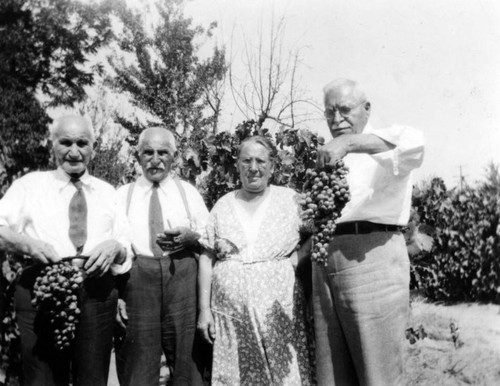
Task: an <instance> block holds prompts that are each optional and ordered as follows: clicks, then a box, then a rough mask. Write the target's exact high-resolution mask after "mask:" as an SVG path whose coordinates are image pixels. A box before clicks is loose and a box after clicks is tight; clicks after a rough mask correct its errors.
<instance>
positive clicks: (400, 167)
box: [371, 125, 424, 176]
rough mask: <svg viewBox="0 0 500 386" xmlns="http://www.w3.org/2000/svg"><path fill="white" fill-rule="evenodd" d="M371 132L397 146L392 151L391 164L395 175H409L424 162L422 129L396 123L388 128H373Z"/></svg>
mask: <svg viewBox="0 0 500 386" xmlns="http://www.w3.org/2000/svg"><path fill="white" fill-rule="evenodd" d="M371 134H374V135H376V136H377V137H379V138H382V139H383V140H385V141H387V142H389V143H391V144H393V145H395V146H396V147H395V148H394V149H393V150H391V151H390V153H391V157H390V162H391V165H390V166H392V169H393V173H394V175H401V176H404V175H407V174H409V173H410V172H411V171H412V170H413V169H416V168H418V167H419V166H420V165H421V164H422V161H423V159H424V137H423V134H422V132H421V131H420V130H417V129H414V128H412V127H409V126H398V125H395V126H391V127H389V128H386V129H377V130H373V131H372V132H371ZM375 158H377V157H376V156H375Z"/></svg>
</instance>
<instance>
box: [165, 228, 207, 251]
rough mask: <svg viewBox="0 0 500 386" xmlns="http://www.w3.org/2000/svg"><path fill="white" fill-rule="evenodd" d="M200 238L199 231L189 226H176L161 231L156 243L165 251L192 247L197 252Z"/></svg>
mask: <svg viewBox="0 0 500 386" xmlns="http://www.w3.org/2000/svg"><path fill="white" fill-rule="evenodd" d="M199 238H200V234H199V233H197V232H195V231H192V230H191V229H189V228H187V227H176V228H172V229H166V230H165V231H163V233H159V234H158V235H157V238H156V243H157V244H158V245H159V246H160V248H161V249H162V250H163V251H165V252H168V253H175V252H179V251H181V250H183V249H191V250H193V251H194V252H196V248H197V247H198V239H199Z"/></svg>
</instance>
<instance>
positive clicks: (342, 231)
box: [335, 221, 402, 236]
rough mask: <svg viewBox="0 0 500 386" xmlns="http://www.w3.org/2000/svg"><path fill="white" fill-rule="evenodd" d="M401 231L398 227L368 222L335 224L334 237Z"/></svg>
mask: <svg viewBox="0 0 500 386" xmlns="http://www.w3.org/2000/svg"><path fill="white" fill-rule="evenodd" d="M401 229H402V227H401V226H399V225H391V224H379V223H374V222H370V221H349V222H342V223H340V224H337V226H336V227H335V235H337V236H339V235H350V234H353V235H358V234H366V233H371V232H400V231H401Z"/></svg>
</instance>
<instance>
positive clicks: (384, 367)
mask: <svg viewBox="0 0 500 386" xmlns="http://www.w3.org/2000/svg"><path fill="white" fill-rule="evenodd" d="M323 91H324V104H325V117H326V120H327V123H328V127H329V129H330V132H331V134H332V137H333V140H332V141H331V142H329V143H328V144H326V145H325V146H323V147H322V148H320V149H319V151H318V163H319V166H322V165H324V164H333V163H334V162H335V161H336V160H338V159H343V160H344V163H345V164H346V166H347V167H348V168H349V173H348V175H347V181H348V184H349V188H350V192H351V200H350V202H349V203H348V204H347V205H346V207H345V208H344V210H343V211H342V215H341V217H340V218H339V220H338V224H337V228H336V232H335V235H334V239H333V241H332V243H331V244H330V247H329V250H328V252H329V256H328V259H327V266H326V267H322V266H318V265H316V264H315V265H314V267H313V305H314V319H315V331H316V343H317V347H316V358H317V366H318V368H317V377H318V384H319V385H381V386H382V385H384V386H388V385H401V384H403V347H404V346H403V344H404V331H405V327H406V321H407V316H408V310H409V275H410V270H409V260H408V254H407V250H406V245H405V240H404V237H403V235H402V233H401V232H400V227H402V226H405V225H407V222H408V219H409V214H410V205H411V192H412V179H411V175H412V173H411V172H412V170H413V169H415V168H417V167H419V166H420V164H421V163H422V160H423V150H424V145H423V137H422V134H421V132H420V131H417V130H415V129H412V128H410V127H406V126H393V127H390V128H388V129H383V130H376V129H373V128H372V127H371V126H370V125H369V124H368V118H369V116H370V112H371V104H370V102H369V101H368V99H367V97H366V95H365V93H364V92H363V91H362V90H361V89H360V87H359V86H358V84H357V83H356V82H354V81H351V80H347V79H338V80H335V81H333V82H331V83H329V84H327V85H326V86H325V88H324V90H323Z"/></svg>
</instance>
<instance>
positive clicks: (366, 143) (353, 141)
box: [339, 134, 396, 154]
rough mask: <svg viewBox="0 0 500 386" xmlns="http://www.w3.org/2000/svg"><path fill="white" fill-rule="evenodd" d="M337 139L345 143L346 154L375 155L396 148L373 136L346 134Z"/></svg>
mask: <svg viewBox="0 0 500 386" xmlns="http://www.w3.org/2000/svg"><path fill="white" fill-rule="evenodd" d="M339 139H341V140H345V141H346V147H347V153H367V154H377V153H383V152H385V151H388V150H392V149H394V148H395V147H396V146H395V145H393V144H392V143H390V142H387V141H386V140H384V139H382V138H380V137H378V136H376V135H374V134H346V135H344V136H341V137H340V138H339Z"/></svg>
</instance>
